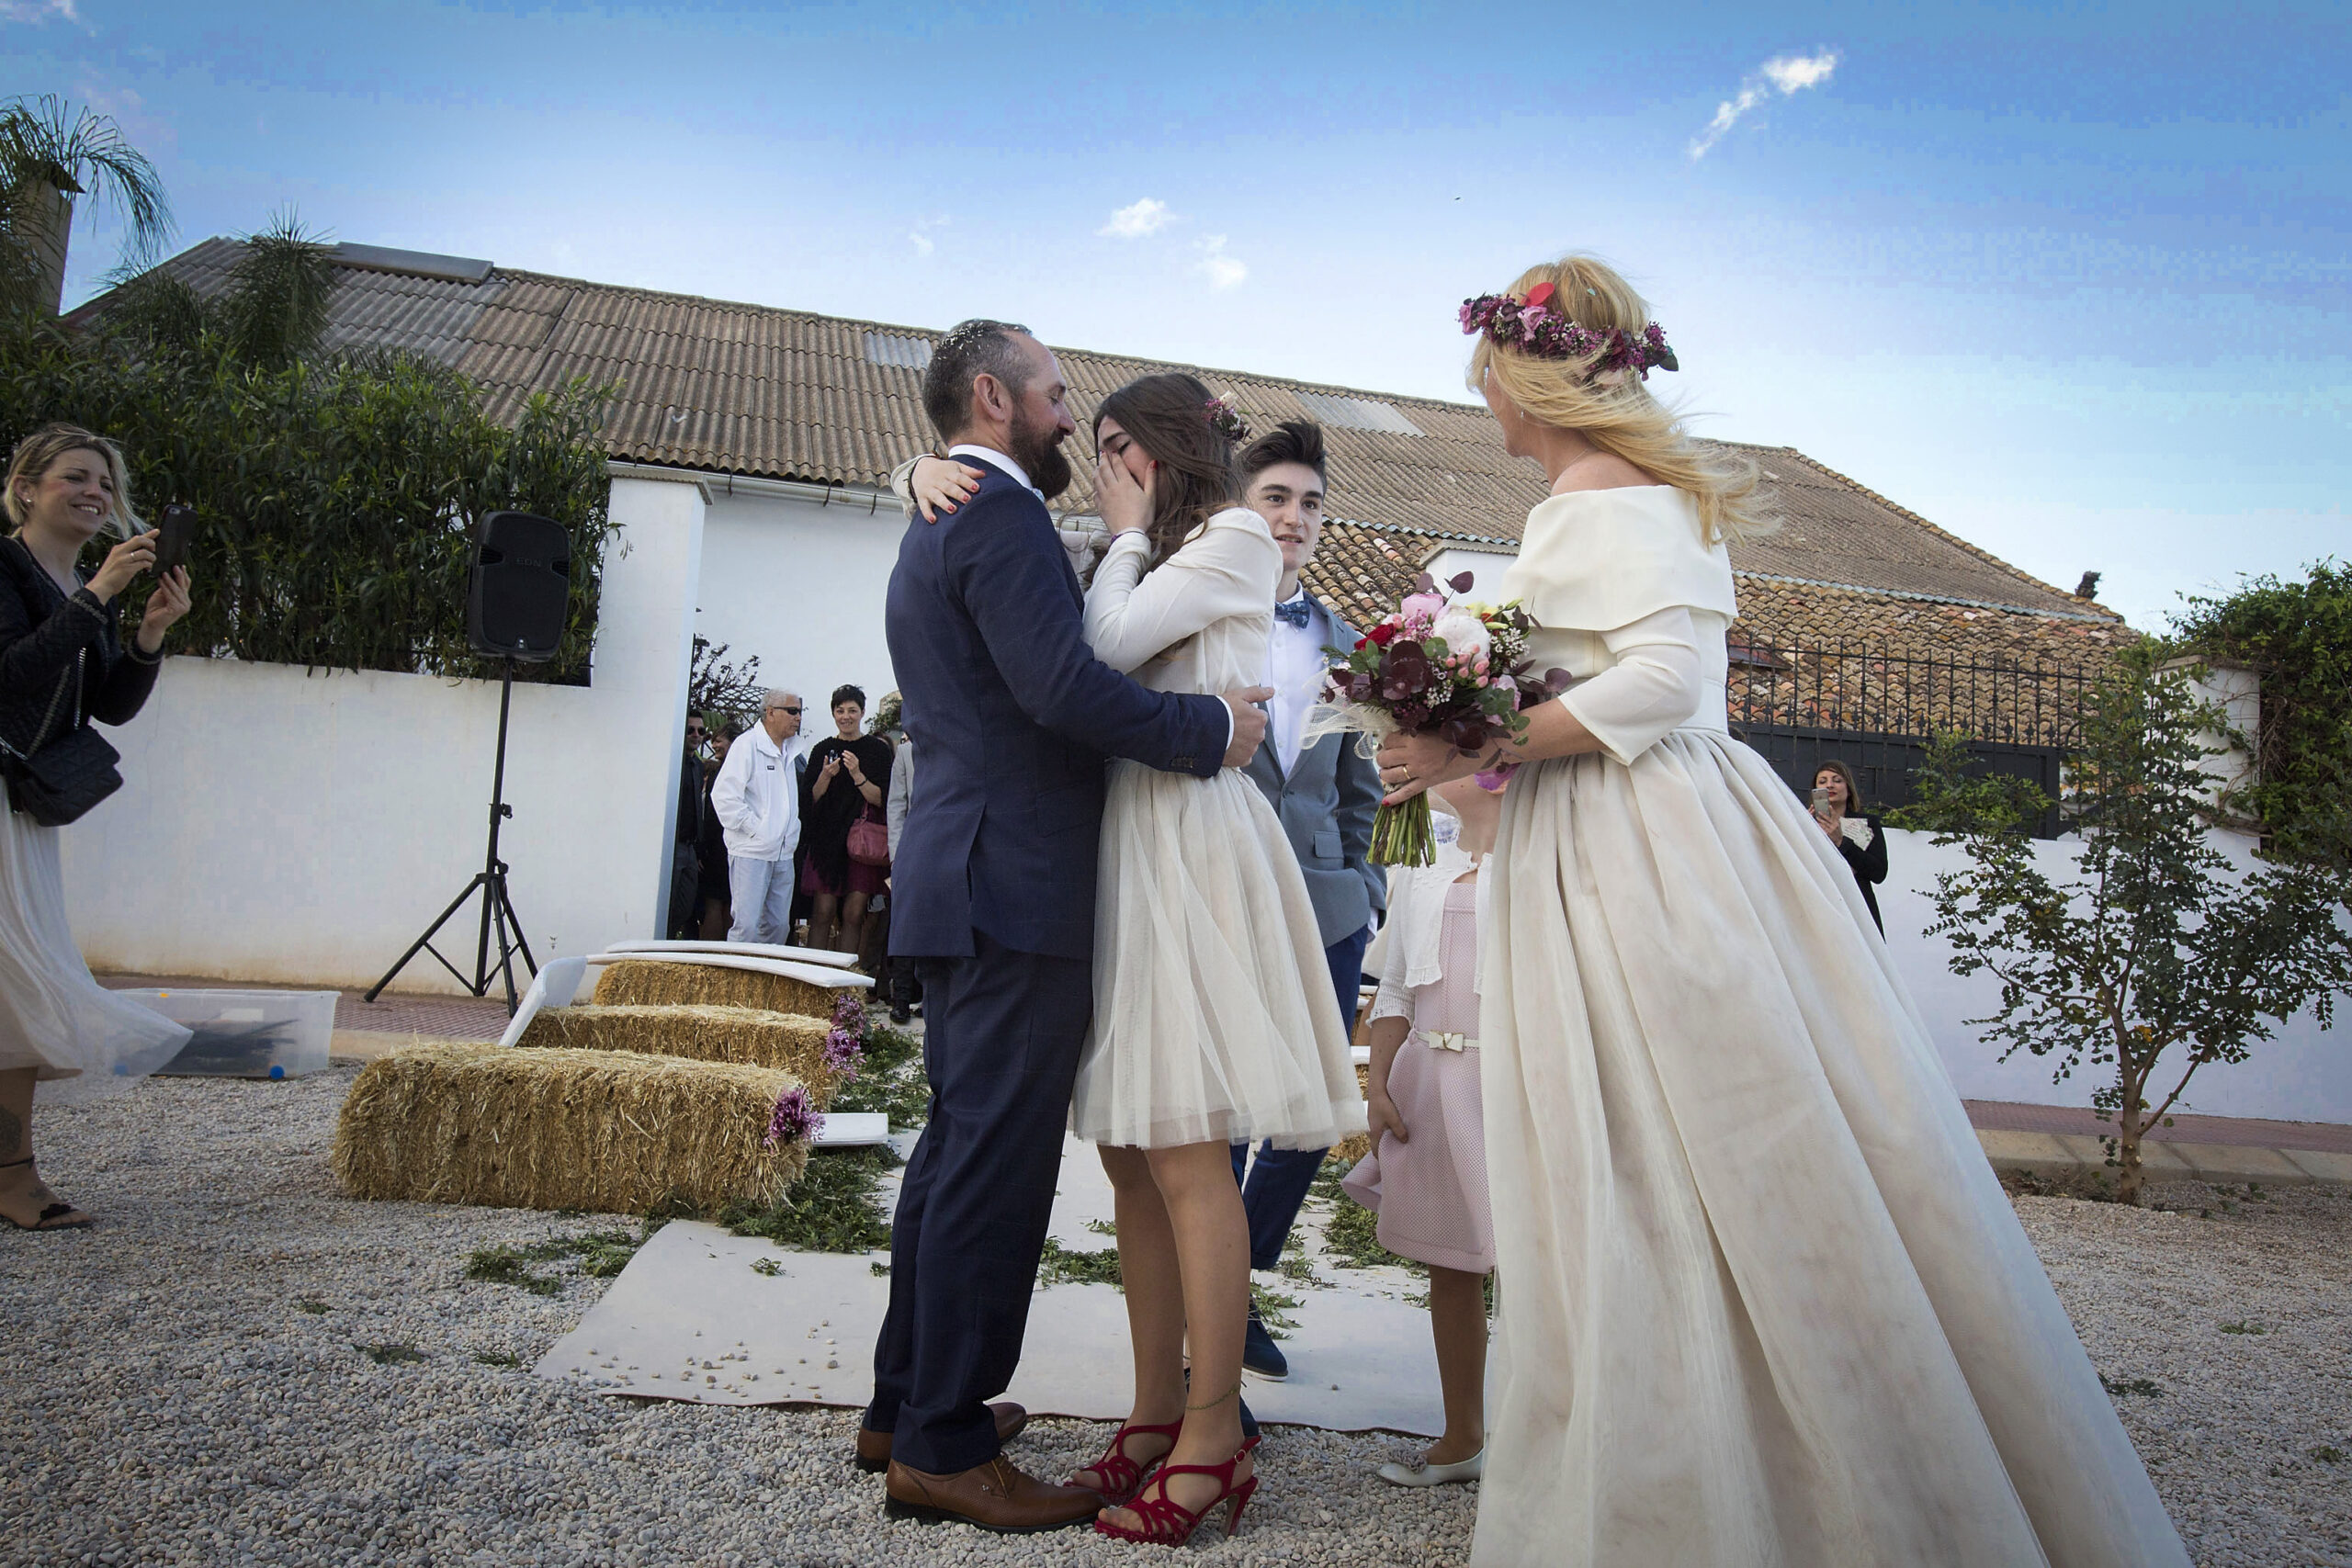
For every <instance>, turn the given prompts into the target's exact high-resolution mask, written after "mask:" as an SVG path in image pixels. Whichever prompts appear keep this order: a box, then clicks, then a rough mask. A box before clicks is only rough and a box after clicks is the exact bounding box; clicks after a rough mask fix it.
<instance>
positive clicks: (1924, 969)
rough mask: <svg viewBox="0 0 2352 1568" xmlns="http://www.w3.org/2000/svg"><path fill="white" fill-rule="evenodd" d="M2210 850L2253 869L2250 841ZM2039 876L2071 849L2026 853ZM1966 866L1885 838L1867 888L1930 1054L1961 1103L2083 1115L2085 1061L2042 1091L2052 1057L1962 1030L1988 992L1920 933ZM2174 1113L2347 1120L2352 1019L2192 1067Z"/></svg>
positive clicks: (2056, 880)
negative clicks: (1944, 882)
mask: <svg viewBox="0 0 2352 1568" xmlns="http://www.w3.org/2000/svg"><path fill="white" fill-rule="evenodd" d="M2213 843H2214V847H2215V848H2217V849H2220V850H2222V852H2223V853H2225V854H2227V855H2229V857H2230V858H2231V859H2232V860H2233V861H2234V862H2235V863H2237V864H2238V865H2239V866H2240V867H2241V868H2242V869H2243V868H2245V867H2249V866H2251V865H2252V864H2253V863H2254V856H2253V853H2252V852H2251V849H2250V843H2251V840H2246V839H2245V838H2243V837H2242V836H2240V835H2237V834H2233V833H2221V834H2216V835H2215V836H2214V839H2213ZM2033 848H2034V853H2035V857H2036V859H2037V860H2038V861H2039V862H2040V863H2041V870H2042V874H2044V875H2046V876H2048V877H2049V878H2050V879H2051V880H2052V883H2053V884H2055V885H2057V886H2064V885H2065V884H2066V883H2067V882H2068V881H2070V880H2072V879H2073V878H2074V877H2075V875H2076V874H2077V872H2076V870H2075V855H2077V854H2078V853H2079V852H2081V849H2082V842H2081V840H2078V839H2074V838H2065V839H2055V840H2049V841H2046V842H2040V843H2036V844H2035V845H2034V846H2033ZM1966 863H1967V856H1966V855H1965V853H1964V852H1962V850H1961V848H1960V846H1958V845H1957V844H1954V845H1950V846H1946V847H1940V848H1939V847H1938V846H1937V845H1936V844H1935V843H1934V842H1933V841H1932V840H1931V839H1930V838H1929V836H1928V835H1927V834H1925V833H1906V832H1900V831H1895V830H1893V829H1890V830H1889V832H1888V843H1887V878H1886V882H1885V883H1884V885H1883V886H1881V887H1880V888H1879V890H1878V902H1879V912H1880V913H1881V914H1882V915H1883V916H1884V917H1885V919H1886V940H1887V945H1888V947H1889V948H1890V949H1891V950H1892V951H1893V952H1894V959H1895V964H1896V965H1897V966H1898V967H1899V968H1900V969H1901V971H1902V974H1903V978H1904V980H1905V983H1906V984H1907V985H1908V986H1909V987H1910V988H1911V995H1912V997H1913V998H1914V999H1915V1000H1916V1001H1917V1003H1918V1005H1919V1010H1920V1012H1921V1013H1923V1014H1924V1015H1925V1016H1926V1018H1927V1021H1928V1028H1929V1029H1930V1030H1931V1031H1932V1032H1934V1035H1935V1039H1936V1046H1937V1049H1938V1050H1939V1052H1940V1053H1941V1054H1942V1055H1943V1059H1944V1066H1945V1067H1946V1069H1947V1070H1948V1071H1950V1072H1951V1077H1952V1083H1953V1086H1954V1087H1955V1088H1957V1089H1959V1090H1960V1093H1961V1098H1962V1099H1963V1100H2022V1101H2025V1102H2027V1103H2029V1104H2035V1105H2075V1106H2087V1105H2088V1104H2089V1103H2090V1097H2091V1092H2092V1090H2093V1089H2096V1088H2098V1087H2099V1086H2100V1085H2101V1084H2102V1083H2103V1082H2104V1081H2105V1080H2104V1079H2103V1078H2101V1077H2100V1076H2099V1074H2100V1072H2101V1069H2100V1068H2099V1067H2098V1066H2095V1065H2093V1064H2091V1063H2088V1062H2086V1063H2084V1064H2083V1065H2082V1066H2078V1067H2076V1068H2075V1076H2074V1077H2071V1078H2069V1079H2067V1080H2066V1081H2065V1082H2064V1083H2053V1082H2052V1081H2051V1074H2052V1071H2053V1070H2054V1068H2055V1066H2056V1063H2057V1058H2056V1057H2055V1056H2035V1055H2031V1054H2030V1053H2028V1052H2025V1051H2022V1050H2021V1051H2019V1052H2018V1054H2017V1055H2015V1056H2013V1057H2011V1058H2010V1059H2009V1060H2008V1061H2007V1062H2006V1063H2004V1062H2001V1061H2000V1060H1998V1056H1999V1047H1998V1046H1997V1045H1995V1044H1987V1043H1985V1041H1984V1039H1983V1038H1982V1034H1981V1032H1980V1031H1978V1030H1976V1029H1973V1028H1972V1027H1970V1026H1969V1025H1968V1023H1967V1022H1966V1020H1968V1019H1972V1018H1983V1017H1985V1016H1986V1015H1988V1014H1990V1013H1993V1012H1995V1011H1997V1010H1999V1008H2000V1005H2001V997H2000V982H1999V981H1997V980H1996V979H1995V978H1993V976H1990V975H1988V974H1985V973H1984V972H1982V971H1979V972H1978V973H1977V974H1975V975H1973V976H1969V977H1967V978H1966V979H1962V978H1961V977H1960V976H1956V975H1954V974H1952V973H1951V967H1950V964H1949V962H1948V961H1949V959H1950V957H1951V946H1950V944H1949V943H1947V942H1944V941H1943V940H1942V939H1940V938H1930V937H1928V936H1926V935H1924V934H1923V933H1924V931H1926V929H1927V927H1928V925H1929V924H1930V923H1932V922H1933V920H1934V919H1935V913H1934V906H1933V903H1932V901H1931V900H1932V897H1933V895H1934V892H1935V886H1936V877H1937V874H1939V873H1940V872H1947V871H1958V870H1961V869H1962V868H1963V867H1964V866H1965V865H1966ZM2183 1059H2184V1058H2183V1055H2182V1054H2181V1053H2180V1048H2179V1047H2175V1055H2170V1056H2167V1057H2166V1059H2165V1066H2163V1067H2160V1068H2159V1069H2158V1071H2157V1075H2156V1077H2155V1079H2154V1085H2155V1086H2156V1087H2157V1088H2158V1089H2159V1090H2160V1091H2161V1092H2162V1093H2170V1092H2171V1089H2172V1086H2173V1085H2174V1084H2175V1083H2177V1082H2178V1081H2179V1070H2178V1069H2179V1066H2180V1065H2181V1064H2182V1061H2183ZM2175 1109H2176V1110H2178V1111H2198V1112H2200V1113H2202V1114H2205V1115H2208V1116H2256V1117H2263V1118H2267V1119H2270V1120H2275V1121H2284V1122H2352V1021H2347V1024H2346V1025H2341V1026H2339V1027H2338V1028H2336V1029H2335V1030H2331V1031H2329V1032H2325V1033H2323V1032H2321V1031H2320V1027H2319V1023H2318V1021H2317V1020H2316V1019H2314V1018H2313V1017H2312V1015H2311V1014H2310V1013H2308V1012H2305V1013H2303V1014H2302V1015H2301V1016H2300V1017H2298V1018H2294V1019H2291V1020H2290V1021H2288V1022H2287V1023H2286V1024H2285V1025H2283V1026H2282V1027H2280V1028H2279V1030H2278V1033H2277V1035H2276V1036H2275V1037H2274V1038H2272V1039H2270V1040H2267V1041H2261V1042H2257V1043H2255V1045H2254V1047H2253V1051H2252V1054H2251V1055H2248V1056H2247V1058H2246V1059H2245V1061H2244V1062H2242V1063H2240V1064H2238V1065H2236V1066H2227V1065H2224V1064H2222V1063H2212V1064H2209V1065H2208V1066H2202V1067H2199V1068H2198V1069H2197V1076H2196V1077H2194V1078H2192V1079H2191V1080H2190V1081H2189V1086H2188V1095H2187V1096H2186V1097H2185V1099H2184V1100H2183V1101H2182V1102H2181V1104H2179V1105H2178V1106H2177V1107H2175Z"/></svg>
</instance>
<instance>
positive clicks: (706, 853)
mask: <svg viewBox="0 0 2352 1568" xmlns="http://www.w3.org/2000/svg"><path fill="white" fill-rule="evenodd" d="M709 729H710V739H709V742H708V745H709V750H708V752H707V754H706V755H705V756H704V758H703V762H702V829H701V832H700V833H699V835H698V836H697V837H696V840H695V852H696V857H697V859H698V860H699V861H700V863H701V866H702V877H701V883H700V886H701V888H702V926H701V930H700V931H698V933H697V934H698V935H700V936H701V938H702V939H703V941H705V942H724V941H726V940H727V928H728V927H729V925H731V924H732V923H733V922H734V919H735V909H734V904H733V902H732V900H731V899H730V898H729V887H728V886H727V825H726V824H725V823H723V822H721V821H720V820H719V819H718V812H717V811H716V810H714V809H713V808H712V807H711V804H710V791H711V786H712V785H714V784H717V783H718V770H719V768H720V767H722V766H723V765H724V764H725V763H726V761H727V750H728V748H729V747H730V746H732V745H734V744H735V731H736V721H735V720H734V719H732V718H730V717H728V716H725V715H722V714H713V715H711V716H710V719H709Z"/></svg>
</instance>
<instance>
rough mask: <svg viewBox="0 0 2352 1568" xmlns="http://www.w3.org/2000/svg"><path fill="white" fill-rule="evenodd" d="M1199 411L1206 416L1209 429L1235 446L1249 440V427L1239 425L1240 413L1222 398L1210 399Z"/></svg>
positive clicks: (1242, 424)
mask: <svg viewBox="0 0 2352 1568" xmlns="http://www.w3.org/2000/svg"><path fill="white" fill-rule="evenodd" d="M1201 411H1202V412H1204V413H1205V414H1207V415H1208V419H1209V428H1210V429H1211V430H1214V431H1216V433H1217V434H1219V435H1222V436H1224V437H1225V438H1226V439H1227V441H1230V442H1232V443H1233V444H1234V445H1235V446H1240V445H1241V444H1242V443H1243V442H1244V441H1247V440H1249V439H1250V427H1249V426H1248V425H1246V424H1244V423H1241V415H1240V413H1239V412H1238V411H1237V410H1236V409H1235V408H1234V406H1233V405H1232V404H1231V403H1228V402H1227V401H1226V400H1224V399H1223V398H1211V399H1210V400H1208V401H1207V402H1205V403H1204V404H1202V405H1201Z"/></svg>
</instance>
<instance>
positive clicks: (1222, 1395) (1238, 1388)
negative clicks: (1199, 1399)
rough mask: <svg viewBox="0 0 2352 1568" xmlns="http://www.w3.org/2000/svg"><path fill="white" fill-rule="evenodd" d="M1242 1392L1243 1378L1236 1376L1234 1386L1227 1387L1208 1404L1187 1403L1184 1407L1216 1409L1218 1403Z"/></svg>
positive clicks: (1188, 1408)
mask: <svg viewBox="0 0 2352 1568" xmlns="http://www.w3.org/2000/svg"><path fill="white" fill-rule="evenodd" d="M1240 1392H1241V1380H1240V1379H1239V1378H1236V1379H1234V1380H1233V1386H1232V1387H1231V1388H1229V1389H1227V1390H1226V1391H1225V1392H1224V1393H1220V1394H1218V1395H1217V1396H1216V1398H1215V1399H1212V1400H1210V1401H1209V1402H1208V1403H1207V1404H1187V1405H1186V1406H1184V1408H1185V1409H1187V1410H1214V1409H1216V1407H1217V1406H1218V1405H1220V1404H1224V1403H1225V1402H1226V1401H1227V1400H1228V1399H1231V1398H1232V1397H1233V1396H1234V1395H1236V1394H1238V1393H1240Z"/></svg>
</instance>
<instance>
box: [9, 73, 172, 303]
mask: <svg viewBox="0 0 2352 1568" xmlns="http://www.w3.org/2000/svg"><path fill="white" fill-rule="evenodd" d="M0 186H5V187H6V192H7V193H8V195H9V197H11V198H12V199H11V202H10V206H11V207H12V208H13V207H14V206H15V205H16V203H15V201H14V199H13V198H14V197H17V195H18V193H19V192H21V191H24V190H25V189H26V187H28V186H49V187H51V189H54V190H59V191H63V192H65V193H66V194H67V195H69V196H96V197H97V198H98V199H100V200H102V201H106V202H108V203H109V204H111V205H112V206H114V207H115V208H116V209H118V210H119V211H120V213H121V215H122V220H123V241H122V245H123V257H124V260H125V261H126V262H128V263H130V264H132V265H140V264H143V263H147V262H152V261H153V259H154V258H155V257H156V255H157V254H159V253H160V252H161V251H162V249H163V247H164V242H165V241H167V240H169V239H170V238H171V233H172V209H171V204H170V202H169V201H168V200H167V199H166V198H165V197H164V178H163V175H160V174H158V173H156V171H155V165H154V164H152V163H150V162H148V159H147V155H146V154H145V153H144V152H140V151H139V149H138V148H136V147H133V146H132V145H131V144H130V141H129V140H128V139H127V138H126V137H124V135H123V134H122V128H121V127H120V126H118V125H117V124H115V122H114V121H113V120H112V119H111V118H108V117H107V116H106V115H102V114H93V113H91V112H90V111H89V110H88V109H86V108H85V109H80V110H75V109H74V108H73V107H71V106H69V105H68V104H67V103H66V102H65V100H64V99H62V98H61V97H59V96H57V95H55V94H54V93H44V94H42V95H41V96H40V97H37V98H36V97H29V96H20V97H17V98H13V99H11V100H9V102H8V103H7V105H6V107H0Z"/></svg>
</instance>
